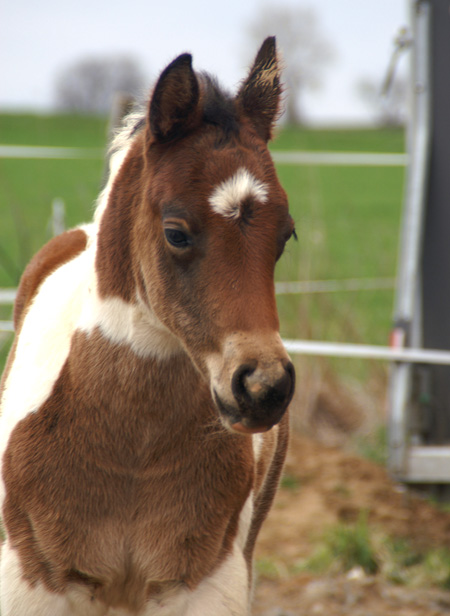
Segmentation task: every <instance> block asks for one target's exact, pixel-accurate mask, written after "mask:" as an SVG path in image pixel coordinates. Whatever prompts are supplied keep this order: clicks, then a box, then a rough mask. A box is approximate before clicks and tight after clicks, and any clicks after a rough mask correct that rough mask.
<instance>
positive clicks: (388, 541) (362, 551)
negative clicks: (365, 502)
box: [257, 513, 450, 590]
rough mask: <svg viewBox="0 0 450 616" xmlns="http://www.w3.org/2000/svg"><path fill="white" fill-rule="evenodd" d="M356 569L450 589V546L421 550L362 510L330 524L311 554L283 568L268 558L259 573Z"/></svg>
mask: <svg viewBox="0 0 450 616" xmlns="http://www.w3.org/2000/svg"><path fill="white" fill-rule="evenodd" d="M354 569H360V570H362V571H364V573H365V574H366V575H378V576H380V578H382V579H384V580H386V581H388V582H391V583H394V584H399V585H405V586H409V587H415V588H430V587H435V588H436V587H437V588H442V589H445V590H450V550H449V549H448V548H446V547H439V548H436V547H434V548H431V549H429V550H417V549H416V548H415V547H414V546H413V545H412V544H411V542H410V541H408V540H407V539H404V538H400V537H391V536H389V535H387V534H386V533H384V532H382V531H381V530H380V529H377V528H374V527H372V526H370V525H369V524H368V520H367V515H366V514H365V513H361V515H360V516H359V519H358V520H357V521H356V522H355V523H352V524H344V523H339V524H335V525H332V526H330V527H328V528H327V529H326V530H325V531H324V533H323V536H322V538H321V539H320V540H319V541H318V542H317V543H316V546H315V549H314V550H313V552H312V553H311V555H310V556H308V557H306V558H304V559H302V560H300V561H299V562H298V563H297V564H296V565H295V566H293V567H292V566H291V567H289V568H288V567H285V568H284V569H283V570H281V569H280V567H279V566H277V564H276V563H274V562H273V561H271V560H270V559H268V558H265V559H262V560H261V561H259V562H257V571H258V573H259V575H261V576H263V577H267V578H270V579H277V578H278V579H279V578H281V577H283V578H286V577H289V576H291V575H296V574H298V573H301V572H308V573H311V574H313V575H326V574H332V575H335V574H339V573H347V572H349V571H351V570H354Z"/></svg>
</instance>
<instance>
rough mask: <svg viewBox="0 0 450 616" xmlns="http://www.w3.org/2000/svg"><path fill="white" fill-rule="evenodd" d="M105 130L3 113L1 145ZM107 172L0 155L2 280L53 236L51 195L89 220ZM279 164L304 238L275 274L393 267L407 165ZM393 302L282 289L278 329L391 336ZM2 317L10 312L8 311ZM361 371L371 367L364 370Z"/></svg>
mask: <svg viewBox="0 0 450 616" xmlns="http://www.w3.org/2000/svg"><path fill="white" fill-rule="evenodd" d="M106 134H107V122H106V121H105V120H104V119H103V118H97V117H80V116H49V117H46V116H32V115H17V116H14V115H1V114H0V143H2V144H17V145H41V146H44V145H48V146H64V147H83V148H104V147H105V144H106ZM272 148H273V150H289V149H291V150H298V149H300V150H312V151H320V150H328V151H329V150H332V151H354V152H358V151H359V152H362V151H364V152H402V151H403V150H404V142H403V132H402V131H401V130H307V129H285V130H282V131H280V133H279V134H278V136H277V138H276V140H275V141H274V143H273V144H272ZM103 171H104V162H103V160H102V159H101V158H97V159H90V160H25V159H0V216H1V226H0V287H11V286H16V284H17V282H18V279H19V276H20V272H21V271H22V270H23V268H24V266H25V265H26V263H27V262H28V260H29V258H30V257H31V256H32V254H34V253H35V252H36V250H38V248H39V247H40V246H41V245H42V244H43V243H44V242H45V241H46V240H47V239H48V238H49V237H50V226H49V221H50V215H51V203H52V200H53V199H54V198H61V199H63V200H64V202H65V205H66V222H67V226H73V225H75V224H78V223H80V222H84V221H87V220H89V219H90V218H91V215H92V208H93V203H94V201H95V198H96V195H97V194H98V191H99V189H100V186H101V183H102V176H103ZM278 171H279V176H280V179H281V182H282V184H283V185H284V187H285V188H286V190H287V193H288V195H289V199H290V205H291V211H292V215H293V217H294V219H295V220H296V227H297V234H298V238H299V239H298V242H297V243H296V242H294V241H291V242H290V244H289V246H288V249H287V251H286V253H285V255H284V256H283V257H282V259H281V261H280V264H279V266H278V269H277V274H276V276H277V279H278V280H323V279H345V278H378V277H393V276H394V275H395V271H396V259H397V243H398V234H399V221H400V212H401V201H402V187H403V176H404V170H403V169H402V168H401V167H390V168H389V167H319V166H311V165H309V166H296V165H288V164H280V165H278ZM392 302H393V291H391V290H384V291H359V292H339V293H333V294H305V295H301V296H280V297H279V308H280V319H281V329H282V334H283V335H284V336H286V337H291V338H292V337H307V338H312V339H319V340H339V341H351V342H367V343H374V344H385V343H386V341H387V337H388V334H389V329H390V323H391V313H392ZM6 311H7V313H9V312H10V308H7V309H6ZM0 318H5V309H3V313H2V315H0ZM9 339H10V337H9ZM5 346H7V344H6V345H4V349H3V352H2V356H3V357H4V354H5ZM339 365H340V366H345V365H346V362H340V363H339ZM361 376H362V377H363V378H365V377H366V376H367V375H366V373H365V372H364V371H363V372H362V373H361Z"/></svg>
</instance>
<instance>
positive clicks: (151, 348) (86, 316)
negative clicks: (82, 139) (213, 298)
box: [77, 271, 182, 360]
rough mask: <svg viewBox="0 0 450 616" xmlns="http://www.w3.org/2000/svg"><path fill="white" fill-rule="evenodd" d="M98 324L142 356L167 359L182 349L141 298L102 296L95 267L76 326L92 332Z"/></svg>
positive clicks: (83, 330) (111, 336) (102, 329)
mask: <svg viewBox="0 0 450 616" xmlns="http://www.w3.org/2000/svg"><path fill="white" fill-rule="evenodd" d="M96 328H98V329H99V330H100V332H101V333H102V334H103V335H104V336H105V338H107V339H108V340H110V341H111V342H112V343H113V344H126V345H128V346H129V347H130V348H131V349H132V351H133V352H134V353H136V355H139V356H140V357H155V358H158V359H161V360H165V359H168V358H170V357H172V356H173V355H177V354H179V353H180V352H181V349H182V347H181V343H180V341H179V340H178V338H176V337H175V336H174V335H173V334H172V333H171V332H170V331H169V330H168V329H167V328H166V327H165V326H164V325H163V324H162V323H161V322H160V321H159V320H158V319H157V318H156V317H155V316H153V315H152V313H151V311H150V310H149V308H147V306H145V305H144V303H143V302H142V301H141V300H140V299H139V298H137V299H136V302H135V303H132V304H130V303H127V302H125V301H124V300H122V299H120V298H119V297H108V298H105V299H103V298H101V297H100V296H99V294H98V291H97V276H96V273H95V271H93V272H92V274H91V279H90V281H89V285H88V293H87V294H86V296H85V299H84V302H83V309H82V312H81V316H80V319H79V321H78V323H77V329H78V330H80V331H82V332H85V333H86V334H88V335H89V334H91V333H92V332H93V331H94V330H95V329H96Z"/></svg>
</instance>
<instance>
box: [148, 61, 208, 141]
mask: <svg viewBox="0 0 450 616" xmlns="http://www.w3.org/2000/svg"><path fill="white" fill-rule="evenodd" d="M198 100H199V85H198V81H197V77H196V76H195V73H194V71H193V69H192V56H191V55H190V54H187V53H185V54H182V55H181V56H178V58H175V60H174V61H173V62H172V63H171V64H169V66H167V68H165V69H164V71H163V72H162V73H161V76H160V78H159V79H158V82H157V84H156V86H155V89H154V91H153V96H152V99H151V101H150V106H149V118H148V119H149V125H150V131H151V136H152V137H153V139H154V140H156V141H157V142H158V143H167V142H169V141H173V140H175V139H178V138H180V137H182V136H183V135H184V134H185V133H186V132H187V131H188V130H189V128H191V126H192V125H193V123H194V122H195V119H196V117H197V113H196V112H197V106H198Z"/></svg>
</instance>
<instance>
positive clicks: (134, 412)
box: [0, 38, 294, 616]
mask: <svg viewBox="0 0 450 616" xmlns="http://www.w3.org/2000/svg"><path fill="white" fill-rule="evenodd" d="M279 98H280V82H279V71H278V66H277V56H276V48H275V40H274V39H273V38H269V39H267V40H266V41H265V42H264V43H263V45H262V47H261V49H260V51H259V52H258V55H257V57H256V59H255V63H254V65H253V67H252V69H251V71H250V73H249V75H248V77H247V79H246V81H245V82H244V83H243V85H242V86H241V88H240V90H239V92H238V94H237V95H236V96H235V97H230V96H228V95H226V94H224V93H223V92H222V91H221V90H220V89H219V87H218V86H217V84H216V82H215V80H213V79H211V78H210V77H208V76H207V75H204V74H196V73H195V72H194V71H193V70H192V66H191V56H190V55H188V54H184V55H181V56H179V57H178V58H176V59H175V60H174V61H173V62H172V63H171V64H170V65H169V66H168V67H167V68H166V69H165V70H164V71H163V73H162V74H161V76H160V78H159V80H158V82H157V84H156V86H155V89H154V92H153V94H152V97H151V101H150V104H149V106H148V109H147V110H146V112H145V113H143V114H141V115H140V116H139V117H136V116H133V117H132V118H131V119H129V121H128V124H127V126H126V127H125V128H124V130H123V131H122V133H121V134H120V136H118V138H117V139H116V141H115V143H114V144H113V152H112V157H111V173H110V179H109V181H108V183H107V186H106V188H105V190H104V191H103V193H102V194H101V196H100V198H99V202H98V207H97V211H96V214H95V219H94V222H93V223H92V224H90V225H86V226H83V227H80V228H78V229H75V230H72V231H68V232H67V233H64V234H63V235H61V236H59V237H56V238H55V239H53V240H52V241H51V242H50V243H49V244H47V245H46V246H45V247H44V248H43V249H42V250H41V251H40V252H39V253H38V254H37V255H36V256H35V257H34V259H33V260H32V261H31V263H30V264H29V266H28V267H27V269H26V271H25V273H24V275H23V278H22V281H21V284H20V288H19V292H18V298H17V302H16V307H15V322H16V329H17V336H16V339H15V343H14V346H13V349H12V351H11V354H10V358H9V360H8V365H7V369H6V372H5V375H4V378H3V382H2V397H1V410H2V419H1V426H0V429H1V432H0V447H1V452H0V453H1V462H2V471H1V479H2V480H1V501H2V512H3V522H4V527H5V532H6V539H5V542H4V544H3V547H2V553H1V578H0V579H1V592H0V595H1V614H2V616H72V615H79V616H103V615H108V616H113V615H114V616H119V615H120V616H125V615H127V616H128V615H139V616H153V615H158V616H172V615H173V616H175V615H177V616H178V615H185V616H208V615H211V616H231V615H236V616H238V615H239V616H242V615H245V614H249V610H250V595H251V590H250V588H251V578H252V573H251V560H252V552H253V547H254V543H255V540H256V536H257V534H258V531H259V529H260V526H261V524H262V522H263V520H264V518H265V516H266V514H267V512H268V509H269V507H270V505H271V502H272V499H273V496H274V492H275V489H276V486H277V482H278V478H279V475H280V472H281V467H282V464H283V459H284V455H285V450H286V443H287V434H288V420H287V415H286V414H285V411H286V408H287V406H288V404H289V402H290V400H291V397H292V393H293V388H294V371H293V367H292V364H291V363H290V361H289V358H288V356H287V354H286V352H285V350H284V348H283V345H282V343H281V340H280V337H279V334H278V326H279V324H278V316H277V310H276V304H275V297H274V283H273V274H274V267H275V263H276V261H277V259H278V258H279V257H280V255H281V253H282V252H283V249H284V245H285V243H286V241H287V240H288V239H289V237H290V236H291V234H292V233H293V222H292V219H291V217H290V216H289V213H288V204H287V199H286V195H285V193H284V191H283V189H282V188H281V186H280V184H279V182H278V179H277V176H276V173H275V170H274V166H273V164H272V161H271V158H270V155H269V153H268V150H267V146H266V144H267V141H268V140H269V138H270V135H271V129H272V125H273V122H274V119H275V117H276V115H277V111H278V106H279Z"/></svg>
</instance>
